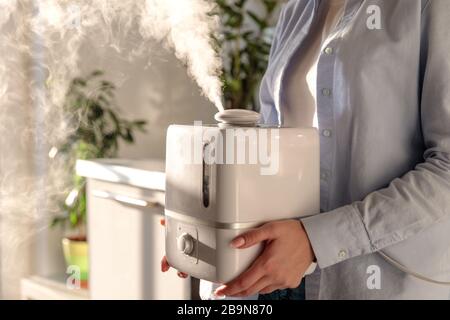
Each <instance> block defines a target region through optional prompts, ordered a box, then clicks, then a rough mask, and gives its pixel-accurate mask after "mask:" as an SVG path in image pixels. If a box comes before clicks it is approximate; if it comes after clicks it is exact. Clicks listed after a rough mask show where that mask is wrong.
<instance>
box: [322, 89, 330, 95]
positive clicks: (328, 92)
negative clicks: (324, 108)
mask: <svg viewBox="0 0 450 320" xmlns="http://www.w3.org/2000/svg"><path fill="white" fill-rule="evenodd" d="M322 95H324V96H325V97H329V96H331V89H328V88H325V89H322Z"/></svg>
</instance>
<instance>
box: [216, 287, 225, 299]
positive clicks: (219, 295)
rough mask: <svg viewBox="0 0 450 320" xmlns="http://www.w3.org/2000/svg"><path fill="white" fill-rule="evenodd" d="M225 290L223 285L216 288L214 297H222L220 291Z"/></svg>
mask: <svg viewBox="0 0 450 320" xmlns="http://www.w3.org/2000/svg"><path fill="white" fill-rule="evenodd" d="M225 288H226V286H225V285H223V286H220V287H218V288H217V289H216V291H214V295H215V296H216V297H223V296H224V295H223V293H222V291H223V290H225Z"/></svg>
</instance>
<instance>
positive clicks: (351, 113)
mask: <svg viewBox="0 0 450 320" xmlns="http://www.w3.org/2000/svg"><path fill="white" fill-rule="evenodd" d="M449 30H450V1H448V0H429V1H427V0H378V1H377V0H371V1H369V0H366V1H363V0H347V1H343V0H342V1H340V0H332V1H331V0H329V1H327V0H292V1H290V2H289V3H288V4H287V5H286V6H285V7H284V9H283V12H282V15H281V19H280V22H279V24H278V27H277V32H276V37H275V40H274V43H273V47H272V52H271V58H270V65H269V67H268V70H267V73H266V75H265V77H264V80H263V83H262V89H261V104H262V109H261V113H262V115H263V118H264V120H265V122H267V123H270V124H282V125H285V126H311V125H313V126H316V127H317V128H318V130H319V132H320V134H321V214H318V215H315V216H313V217H310V218H306V219H302V220H301V221H296V220H290V221H280V222H275V223H269V224H266V225H264V226H262V227H261V228H259V229H256V230H254V231H252V232H249V233H247V234H245V235H242V236H240V237H238V238H237V239H235V240H234V241H233V242H232V245H233V246H234V247H235V248H237V249H238V250H239V249H242V248H247V247H250V246H253V245H255V244H257V243H260V242H263V241H264V242H265V243H266V246H265V249H264V251H263V252H262V254H261V255H260V257H259V258H258V259H257V260H256V261H255V262H254V264H253V265H252V266H251V267H250V268H249V270H247V271H246V272H244V273H243V274H242V275H241V276H239V277H238V278H237V279H235V280H233V281H232V282H230V283H228V284H226V285H224V286H222V287H220V288H218V289H217V291H216V293H217V294H218V295H226V296H234V297H245V296H249V295H253V294H255V293H260V294H268V293H272V292H276V295H272V296H270V297H271V298H280V297H283V296H287V297H288V298H289V294H290V293H289V291H280V290H283V289H286V288H297V287H298V286H299V284H300V283H301V281H302V278H303V276H304V273H305V271H306V270H307V268H308V267H309V266H310V264H311V263H312V262H313V261H317V263H318V265H319V267H320V270H317V271H316V272H315V273H314V274H313V275H311V276H307V277H306V289H305V286H304V285H303V286H301V287H300V288H299V289H296V290H293V291H292V290H291V293H292V292H294V293H297V294H296V295H293V297H294V298H295V297H297V298H298V297H299V298H303V295H304V293H305V292H306V298H311V299H315V298H320V299H427V298H435V299H448V298H449V293H450V289H449V287H448V286H445V285H443V283H444V282H445V281H450V232H449V230H450V33H449ZM280 210H282V208H280ZM392 257H394V259H395V261H393V260H391V258H392ZM397 260H399V262H401V263H402V265H399V263H398V261H397ZM398 267H401V268H403V267H406V268H403V271H401V270H400V269H399V268H398ZM406 269H408V270H406ZM404 271H407V272H404ZM411 271H412V272H416V273H420V274H422V275H425V276H426V279H425V280H424V279H419V278H418V277H414V276H412V275H411V273H412V272H411ZM408 272H409V273H408ZM433 281H434V282H435V283H432V282H433ZM438 282H439V283H438ZM302 291H304V292H302ZM286 292H287V294H286Z"/></svg>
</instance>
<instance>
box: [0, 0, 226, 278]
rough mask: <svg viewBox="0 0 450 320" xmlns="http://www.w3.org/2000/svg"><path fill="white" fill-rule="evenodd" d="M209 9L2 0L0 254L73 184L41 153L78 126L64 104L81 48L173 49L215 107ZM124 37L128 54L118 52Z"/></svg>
mask: <svg viewBox="0 0 450 320" xmlns="http://www.w3.org/2000/svg"><path fill="white" fill-rule="evenodd" d="M212 9H213V4H212V2H211V1H208V0H0V225H1V229H0V245H1V246H2V251H3V252H5V250H4V248H5V247H8V246H18V245H20V243H23V242H24V241H27V240H28V238H29V237H30V236H31V234H30V233H29V232H28V231H29V230H31V228H32V227H33V228H34V229H36V228H35V227H36V225H38V228H46V227H47V226H48V220H46V219H45V218H46V217H50V216H52V215H54V214H55V213H59V212H58V211H59V210H60V208H59V205H58V204H59V201H60V200H61V197H62V196H63V195H65V194H67V191H68V188H69V187H70V174H71V173H70V172H68V170H67V167H68V166H69V165H70V164H69V163H63V162H61V161H58V160H56V158H55V159H49V157H48V153H49V150H50V149H51V148H52V146H54V145H57V144H58V143H60V142H61V141H63V140H64V139H65V137H67V136H68V135H69V134H70V133H71V131H72V130H74V129H75V127H76V123H75V124H74V123H73V121H69V120H72V119H73V115H72V116H70V117H68V115H67V114H65V113H64V111H63V110H62V105H63V101H64V98H65V94H66V91H67V88H68V85H69V83H70V81H71V79H72V78H74V77H75V76H77V75H79V70H80V55H79V53H80V48H81V47H82V45H83V44H85V43H86V42H89V43H90V44H91V45H92V46H95V47H98V48H99V49H100V48H103V49H105V48H106V49H107V50H115V51H116V52H118V53H119V54H121V55H123V56H124V57H125V58H127V59H133V58H134V57H137V56H141V57H142V56H145V57H148V58H149V59H151V47H152V43H153V46H154V42H155V40H156V41H159V43H161V44H162V45H164V46H166V47H168V48H172V49H173V50H174V52H175V54H176V56H177V57H178V58H179V59H180V60H182V61H183V62H184V63H185V64H186V66H187V70H188V72H189V74H190V75H191V76H192V77H193V79H195V81H196V82H197V83H198V85H199V87H200V89H201V91H202V92H203V94H204V95H205V96H206V97H207V98H208V99H209V100H211V101H212V102H213V103H214V105H216V107H217V108H218V109H219V110H220V109H222V108H223V107H222V103H221V82H220V80H219V72H220V70H221V60H220V58H219V57H218V55H217V53H216V52H215V50H214V48H213V46H212V45H211V40H210V39H211V38H210V35H211V33H214V32H216V31H217V29H218V21H217V19H216V18H215V17H213V16H211V15H209V13H210V12H211V11H212ZM130 39H132V43H133V44H134V46H133V48H131V49H130V48H125V46H124V45H123V44H124V43H125V40H127V41H128V42H127V43H129V40H130ZM95 49H96V48H93V50H95ZM130 76H131V75H130ZM149 90H150V89H149ZM174 90H176V88H174ZM124 111H126V110H124ZM17 235H19V237H18V236H17ZM12 251H14V250H12ZM3 255H4V253H3ZM3 258H4V257H3ZM8 268H11V269H13V268H15V269H18V268H19V269H20V267H18V266H17V265H16V266H13V265H8V263H5V261H3V266H2V269H3V271H2V272H3V274H4V275H5V274H8Z"/></svg>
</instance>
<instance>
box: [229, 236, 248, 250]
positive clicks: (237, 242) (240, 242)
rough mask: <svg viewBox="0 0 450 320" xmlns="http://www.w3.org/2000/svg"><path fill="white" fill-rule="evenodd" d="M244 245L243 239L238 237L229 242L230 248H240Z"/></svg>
mask: <svg viewBox="0 0 450 320" xmlns="http://www.w3.org/2000/svg"><path fill="white" fill-rule="evenodd" d="M244 244H245V239H244V238H243V237H239V238H236V239H234V240H233V241H231V247H233V248H240V247H242V246H243V245H244Z"/></svg>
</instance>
